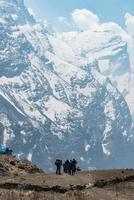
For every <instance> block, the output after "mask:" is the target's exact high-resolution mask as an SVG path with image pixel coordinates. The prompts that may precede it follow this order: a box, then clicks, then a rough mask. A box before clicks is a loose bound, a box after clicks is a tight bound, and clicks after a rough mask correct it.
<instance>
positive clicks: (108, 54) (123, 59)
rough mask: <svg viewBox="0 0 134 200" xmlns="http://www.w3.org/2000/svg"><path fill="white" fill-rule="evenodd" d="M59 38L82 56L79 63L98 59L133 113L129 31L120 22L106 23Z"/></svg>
mask: <svg viewBox="0 0 134 200" xmlns="http://www.w3.org/2000/svg"><path fill="white" fill-rule="evenodd" d="M58 38H59V39H60V40H62V41H64V42H65V43H66V44H68V46H69V47H70V49H71V51H72V52H73V54H74V55H75V56H76V57H78V58H79V60H80V62H78V63H79V64H81V63H82V64H83V63H88V62H89V60H91V59H96V60H97V62H98V66H99V69H100V72H101V73H102V74H103V75H104V76H106V77H109V78H110V80H111V81H112V83H113V84H114V85H115V87H117V88H118V89H119V91H120V92H121V93H122V95H123V96H124V97H125V99H126V101H127V103H128V105H129V108H130V111H131V114H132V116H133V114H134V102H133V98H132V96H133V94H134V90H133V87H132V84H133V73H132V69H131V66H130V61H129V55H128V46H127V42H128V41H129V36H128V34H127V33H126V32H125V31H123V29H121V28H120V27H119V26H118V25H117V24H114V23H107V24H102V25H99V26H98V27H97V30H89V31H83V32H70V33H62V34H58ZM52 42H53V41H52ZM54 45H55V46H57V45H56V44H55V43H54ZM55 49H56V47H55ZM71 51H70V52H71ZM65 59H66V57H65Z"/></svg>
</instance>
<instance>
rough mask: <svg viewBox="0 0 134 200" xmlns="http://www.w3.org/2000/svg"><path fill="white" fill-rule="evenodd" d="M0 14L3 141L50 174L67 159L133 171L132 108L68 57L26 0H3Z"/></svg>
mask: <svg viewBox="0 0 134 200" xmlns="http://www.w3.org/2000/svg"><path fill="white" fill-rule="evenodd" d="M0 16H1V17H0V38H1V41H2V42H1V43H0V132H1V134H0V143H1V144H3V145H6V144H7V145H10V146H11V147H12V148H13V150H14V151H15V153H17V154H18V155H19V156H20V157H23V156H24V157H27V158H28V159H29V160H32V161H33V162H35V163H38V164H39V165H40V166H41V167H43V168H45V169H47V170H48V169H49V170H52V169H53V163H54V160H55V159H56V158H62V159H66V158H69V159H71V158H72V157H75V158H76V159H77V160H78V162H79V164H80V166H81V167H82V168H84V169H87V168H89V167H98V168H99V167H105V168H106V167H121V166H122V167H129V166H132V161H131V153H132V151H133V149H132V144H133V137H134V136H133V124H132V119H131V115H130V112H129V109H128V106H127V104H126V102H125V100H124V98H123V97H122V95H121V94H120V93H119V91H118V90H117V89H116V87H115V86H113V85H112V83H111V82H110V80H109V79H107V78H106V77H105V76H103V75H101V73H100V71H99V67H98V64H97V63H96V62H93V61H91V60H90V61H88V62H87V61H86V62H85V60H84V59H83V60H81V59H79V58H80V56H79V55H77V54H76V53H74V50H72V51H71V52H70V51H69V50H70V49H71V48H70V46H68V45H67V44H66V43H65V42H64V41H62V40H60V39H57V38H56V37H55V36H54V34H53V35H50V34H49V33H48V31H47V30H46V29H45V28H44V25H43V24H40V23H36V22H35V20H34V19H33V17H32V16H30V14H29V13H28V11H27V10H26V8H25V6H24V4H23V1H20V0H18V1H9V0H0ZM13 16H16V17H13ZM57 40H58V41H59V42H58V43H57ZM115 43H116V42H115ZM55 44H56V45H59V47H62V48H63V49H64V52H63V49H62V48H61V49H60V48H59V47H58V46H57V49H56V45H55ZM109 45H111V44H109ZM105 48H106V47H105ZM124 51H125V50H124ZM69 52H70V54H69ZM63 53H64V56H62V55H63ZM83 53H84V50H83ZM68 55H69V56H68ZM77 58H78V60H77ZM116 59H117V60H118V56H116V57H115V60H114V62H113V65H114V63H115V62H116ZM111 62H112V61H111Z"/></svg>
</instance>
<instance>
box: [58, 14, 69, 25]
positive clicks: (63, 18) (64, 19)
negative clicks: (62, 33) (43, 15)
mask: <svg viewBox="0 0 134 200" xmlns="http://www.w3.org/2000/svg"><path fill="white" fill-rule="evenodd" d="M58 21H59V22H60V23H64V24H65V25H70V23H69V22H68V20H67V18H66V17H63V16H60V17H58Z"/></svg>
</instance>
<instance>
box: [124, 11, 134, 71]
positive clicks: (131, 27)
mask: <svg viewBox="0 0 134 200" xmlns="http://www.w3.org/2000/svg"><path fill="white" fill-rule="evenodd" d="M125 25H126V28H127V31H128V35H129V39H128V53H129V57H130V63H131V69H132V71H133V72H134V56H133V54H134V16H132V15H131V14H129V13H126V14H125Z"/></svg>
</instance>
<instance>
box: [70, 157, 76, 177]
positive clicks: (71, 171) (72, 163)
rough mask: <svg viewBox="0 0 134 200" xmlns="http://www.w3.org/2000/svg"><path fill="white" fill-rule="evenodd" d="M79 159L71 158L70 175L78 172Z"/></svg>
mask: <svg viewBox="0 0 134 200" xmlns="http://www.w3.org/2000/svg"><path fill="white" fill-rule="evenodd" d="M76 164H77V161H76V160H75V159H73V160H70V175H74V174H75V172H76Z"/></svg>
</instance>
